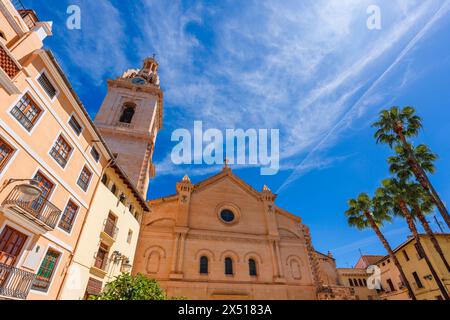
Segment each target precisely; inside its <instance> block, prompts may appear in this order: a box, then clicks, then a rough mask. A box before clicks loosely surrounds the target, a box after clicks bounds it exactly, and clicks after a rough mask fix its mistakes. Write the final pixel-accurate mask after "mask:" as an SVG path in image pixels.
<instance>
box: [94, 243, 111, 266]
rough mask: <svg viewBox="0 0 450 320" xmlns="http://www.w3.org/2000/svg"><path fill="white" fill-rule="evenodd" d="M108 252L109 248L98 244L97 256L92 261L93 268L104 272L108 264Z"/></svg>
mask: <svg viewBox="0 0 450 320" xmlns="http://www.w3.org/2000/svg"><path fill="white" fill-rule="evenodd" d="M108 251H109V248H108V247H107V246H106V245H104V244H103V243H102V244H100V247H99V248H98V251H97V254H96V255H95V259H94V267H96V268H97V269H101V270H105V269H106V267H107V264H108Z"/></svg>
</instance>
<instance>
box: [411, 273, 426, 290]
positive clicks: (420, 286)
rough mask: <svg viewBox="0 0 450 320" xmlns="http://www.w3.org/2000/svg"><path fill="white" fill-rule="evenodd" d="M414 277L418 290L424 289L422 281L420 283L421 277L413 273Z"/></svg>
mask: <svg viewBox="0 0 450 320" xmlns="http://www.w3.org/2000/svg"><path fill="white" fill-rule="evenodd" d="M412 275H413V277H414V280H415V281H416V284H417V288H419V289H421V288H423V284H422V281H420V278H419V275H418V274H417V272H413V273H412Z"/></svg>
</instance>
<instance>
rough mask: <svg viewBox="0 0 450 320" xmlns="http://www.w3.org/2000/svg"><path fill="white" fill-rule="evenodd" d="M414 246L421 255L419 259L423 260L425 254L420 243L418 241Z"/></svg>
mask: <svg viewBox="0 0 450 320" xmlns="http://www.w3.org/2000/svg"><path fill="white" fill-rule="evenodd" d="M414 247H416V251H417V254H418V256H419V260H422V259H423V257H424V256H423V252H422V248H421V247H420V245H419V244H418V243H415V244H414Z"/></svg>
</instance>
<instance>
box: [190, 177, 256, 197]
mask: <svg viewBox="0 0 450 320" xmlns="http://www.w3.org/2000/svg"><path fill="white" fill-rule="evenodd" d="M224 180H228V181H230V182H232V183H233V184H234V185H236V186H237V187H239V188H240V189H242V190H243V191H245V192H247V193H248V194H250V195H251V196H253V197H254V198H255V199H257V200H260V199H261V194H260V193H259V192H258V191H257V190H256V189H255V188H253V187H252V186H251V185H249V184H248V183H246V182H245V181H244V180H242V179H241V178H239V177H238V176H237V175H236V174H234V173H233V172H232V171H231V170H230V169H224V170H222V171H221V172H219V173H218V174H216V175H213V176H211V177H209V178H206V179H205V180H203V181H200V182H199V183H196V184H195V185H194V191H193V193H197V192H201V191H203V190H205V189H206V188H210V187H211V186H214V185H216V184H219V183H222V182H223V181H224Z"/></svg>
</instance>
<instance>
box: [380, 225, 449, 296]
mask: <svg viewBox="0 0 450 320" xmlns="http://www.w3.org/2000/svg"><path fill="white" fill-rule="evenodd" d="M435 237H436V239H437V241H438V243H439V245H440V246H441V248H442V251H443V252H444V255H445V258H446V260H447V261H449V259H450V234H444V233H442V234H436V235H435ZM420 238H421V243H422V246H423V248H424V251H425V254H426V255H427V256H428V258H429V259H430V262H431V264H432V266H433V267H434V269H435V270H436V273H437V276H438V277H439V278H440V279H441V281H442V282H443V284H444V286H445V288H446V290H447V292H450V273H449V272H448V271H447V269H446V267H445V265H444V263H443V262H442V260H441V258H440V257H439V255H438V253H437V252H436V250H435V248H434V246H433V243H432V242H431V240H430V238H429V237H428V236H427V235H420ZM394 253H395V255H396V257H397V259H398V260H399V262H400V265H401V267H402V269H403V271H404V273H405V275H406V278H407V279H408V282H409V283H410V284H411V287H412V290H413V292H414V295H415V296H416V298H417V300H442V299H443V297H442V293H441V291H440V290H439V287H438V285H437V283H436V281H435V279H434V278H433V275H432V274H431V271H430V268H429V267H428V265H427V263H426V262H425V258H424V256H423V254H421V253H420V250H418V248H417V246H416V241H415V240H414V238H409V239H408V240H407V241H405V242H404V243H402V244H401V245H400V246H398V247H397V248H396V249H395V250H394ZM376 265H377V266H378V267H379V268H380V270H381V286H382V290H381V292H380V299H384V300H408V299H409V296H408V292H407V289H406V287H405V285H404V284H403V282H402V281H401V278H400V273H399V271H398V269H397V267H396V266H395V265H394V263H393V261H392V259H391V258H390V257H389V256H386V257H383V258H382V259H380V260H379V261H377V262H376Z"/></svg>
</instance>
